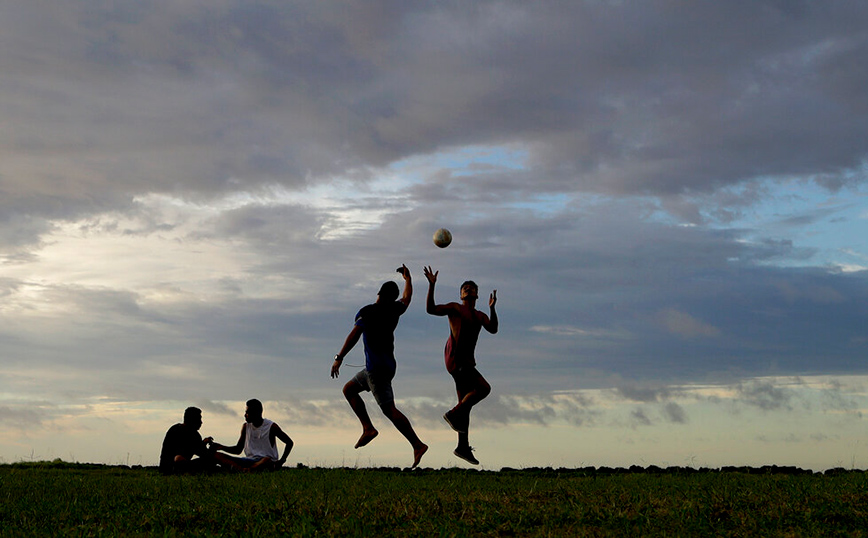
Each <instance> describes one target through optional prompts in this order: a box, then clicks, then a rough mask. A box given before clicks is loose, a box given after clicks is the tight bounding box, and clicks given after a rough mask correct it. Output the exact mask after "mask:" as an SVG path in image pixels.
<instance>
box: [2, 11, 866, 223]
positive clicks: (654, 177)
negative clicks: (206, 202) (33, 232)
mask: <svg viewBox="0 0 868 538" xmlns="http://www.w3.org/2000/svg"><path fill="white" fill-rule="evenodd" d="M2 14H3V17H2V20H3V21H4V22H3V32H4V35H5V36H7V45H8V46H7V47H5V53H4V60H3V61H2V65H0V67H2V68H3V71H4V73H7V77H6V78H4V81H5V82H4V83H2V86H0V96H2V97H0V99H2V100H3V102H4V105H5V106H4V111H5V112H4V115H5V117H4V123H5V124H7V125H14V126H15V129H14V130H12V131H9V132H7V134H6V135H4V138H3V144H2V145H0V147H2V148H3V149H2V153H3V163H4V165H3V168H2V169H0V178H2V179H0V181H2V185H0V190H2V192H3V195H4V196H3V199H4V200H5V204H4V205H6V207H18V208H22V207H23V208H26V211H27V212H26V213H25V214H31V215H37V216H45V217H50V218H58V217H59V218H64V216H65V217H66V218H69V217H73V216H76V215H83V214H88V213H93V212H100V211H104V210H106V209H107V208H115V207H122V206H126V205H128V204H129V202H130V200H131V199H132V197H133V196H135V195H137V194H142V193H148V192H171V193H181V194H184V195H196V196H205V197H207V196H211V195H214V194H219V193H222V192H230V191H233V190H246V189H250V188H255V187H256V186H257V185H261V184H263V183H272V182H277V183H282V184H284V185H286V186H288V187H290V188H297V187H300V186H304V185H307V184H309V182H311V181H316V178H323V177H327V176H329V175H331V174H344V173H348V172H350V171H360V170H364V169H365V168H369V167H379V166H383V165H385V164H388V163H390V162H394V161H396V160H398V159H401V158H405V157H409V156H413V155H418V154H425V153H429V152H433V151H436V150H439V149H442V148H450V147H459V146H462V145H495V144H504V143H509V144H514V145H516V146H517V147H522V148H524V149H525V150H526V151H528V152H529V154H528V155H529V159H528V160H527V162H526V165H527V166H528V167H529V168H528V171H527V173H526V174H521V175H520V176H519V177H516V178H515V179H513V180H509V179H505V181H506V184H512V185H513V186H514V188H518V190H519V191H524V192H528V191H531V190H533V191H537V192H539V191H541V190H545V191H549V192H574V191H577V190H589V191H596V192H602V193H647V194H657V195H668V194H674V193H701V192H706V193H708V192H714V191H715V190H717V189H718V188H720V187H722V186H725V185H733V184H735V183H739V182H743V181H745V180H748V179H750V178H753V177H757V176H762V177H773V176H784V175H800V176H805V177H816V178H820V179H821V180H822V181H824V182H826V183H832V182H835V181H836V178H838V179H837V181H838V182H839V183H843V182H846V181H861V179H859V176H858V175H856V176H852V175H847V174H846V172H847V171H848V170H851V169H855V168H858V167H860V166H861V163H863V162H864V159H865V157H866V147H868V144H866V143H868V140H866V136H868V131H866V129H865V125H866V122H865V110H864V106H863V105H862V102H863V101H864V100H863V99H861V94H860V93H859V91H858V89H859V88H862V87H864V84H863V83H862V82H864V78H865V69H864V68H862V69H859V68H858V67H856V68H854V67H853V66H861V65H863V64H865V63H866V62H864V61H860V59H861V58H863V57H864V56H865V52H866V46H865V43H866V41H865V37H864V32H863V31H862V28H864V26H865V24H864V23H866V18H868V14H866V10H864V9H862V8H861V6H857V5H856V4H853V3H850V2H831V3H823V4H815V3H810V4H805V5H804V6H803V7H802V8H801V9H800V10H798V11H797V14H796V12H793V11H792V10H790V9H789V8H787V9H784V8H782V7H781V6H779V5H777V4H775V3H773V2H770V3H762V2H760V3H742V2H739V3H726V4H719V5H718V4H706V5H703V6H693V7H692V8H691V9H680V8H679V9H675V8H674V7H673V6H672V5H670V4H668V3H666V2H654V3H645V4H643V5H642V6H641V7H637V6H629V5H627V4H606V3H574V2H566V3H554V4H548V5H546V6H534V7H533V8H532V9H531V8H530V7H529V6H527V5H524V4H521V3H512V2H484V3H476V4H474V5H473V6H472V7H470V6H466V5H463V4H447V5H438V6H436V8H435V7H434V6H433V5H431V4H428V3H416V4H413V3H411V4H404V3H397V4H396V3H394V2H373V3H366V4H365V6H357V7H348V6H346V5H344V4H341V5H337V4H331V3H320V2H318V3H315V4H305V5H300V4H286V3H273V2H267V1H260V2H239V1H234V0H226V1H221V2H216V3H214V4H213V5H209V6H208V9H207V10H201V9H200V8H197V7H195V6H189V5H168V4H162V3H149V4H147V5H145V4H143V3H140V2H114V3H113V4H112V5H111V6H103V5H102V4H98V3H93V2H83V3H77V4H64V5H62V6H60V5H54V4H52V5H51V6H44V5H42V3H41V2H32V3H28V4H19V5H15V6H11V5H10V6H5V7H4V8H3V11H2ZM794 111H796V112H794ZM847 178H849V179H847ZM501 180H502V179H501V178H497V179H496V181H495V182H496V183H499V182H500V181H501ZM522 182H523V186H520V185H521V183H522ZM13 204H14V205H13ZM58 207H63V208H64V209H63V210H62V211H59V210H58Z"/></svg>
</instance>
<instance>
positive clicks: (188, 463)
mask: <svg viewBox="0 0 868 538" xmlns="http://www.w3.org/2000/svg"><path fill="white" fill-rule="evenodd" d="M201 427H202V410H201V409H199V408H198V407H188V408H187V409H186V410H184V422H183V424H175V425H174V426H172V427H171V428H169V431H167V432H166V438H165V439H163V449H162V451H160V472H161V473H163V474H174V473H201V472H206V471H210V470H213V469H214V465H215V461H214V451H213V450H209V448H208V445H210V444H211V441H212V438H211V437H207V438H205V439H204V440H203V439H202V436H201V435H199V428H201ZM194 455H197V456H199V457H198V458H195V459H194V458H193V456H194Z"/></svg>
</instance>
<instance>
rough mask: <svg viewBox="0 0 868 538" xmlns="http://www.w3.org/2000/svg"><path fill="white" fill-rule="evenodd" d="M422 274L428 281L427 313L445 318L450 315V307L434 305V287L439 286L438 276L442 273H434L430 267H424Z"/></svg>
mask: <svg viewBox="0 0 868 538" xmlns="http://www.w3.org/2000/svg"><path fill="white" fill-rule="evenodd" d="M422 272H423V273H424V274H425V278H427V279H428V297H427V299H426V301H425V311H426V312H428V313H429V314H431V315H434V316H445V315H447V314H448V313H449V306H448V305H442V304H441V305H438V304H435V303H434V286H436V285H437V275H438V274H439V273H440V271H436V272H435V271H434V270H433V269H431V267H430V266H428V267H423V268H422Z"/></svg>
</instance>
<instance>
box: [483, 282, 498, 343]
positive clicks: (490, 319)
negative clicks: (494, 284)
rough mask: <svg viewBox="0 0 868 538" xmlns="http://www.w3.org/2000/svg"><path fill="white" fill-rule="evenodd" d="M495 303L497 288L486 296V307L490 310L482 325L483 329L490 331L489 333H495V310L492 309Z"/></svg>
mask: <svg viewBox="0 0 868 538" xmlns="http://www.w3.org/2000/svg"><path fill="white" fill-rule="evenodd" d="M496 304H497V290H494V291H492V292H491V296H489V298H488V309H489V311H490V315H489V316H487V317H486V320H485V321H484V322H483V324H482V326H483V327H485V330H486V331H488V332H490V333H491V334H495V333H497V310H495V309H494V305H496Z"/></svg>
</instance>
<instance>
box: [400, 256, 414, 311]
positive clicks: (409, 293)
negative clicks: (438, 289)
mask: <svg viewBox="0 0 868 538" xmlns="http://www.w3.org/2000/svg"><path fill="white" fill-rule="evenodd" d="M399 271H400V272H401V276H403V277H404V295H403V296H402V297H401V299H400V301H401V302H402V303H404V306H410V300H411V299H412V298H413V279H412V278H411V277H410V270H409V269H407V266H406V265H401V268H400V270H399Z"/></svg>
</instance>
